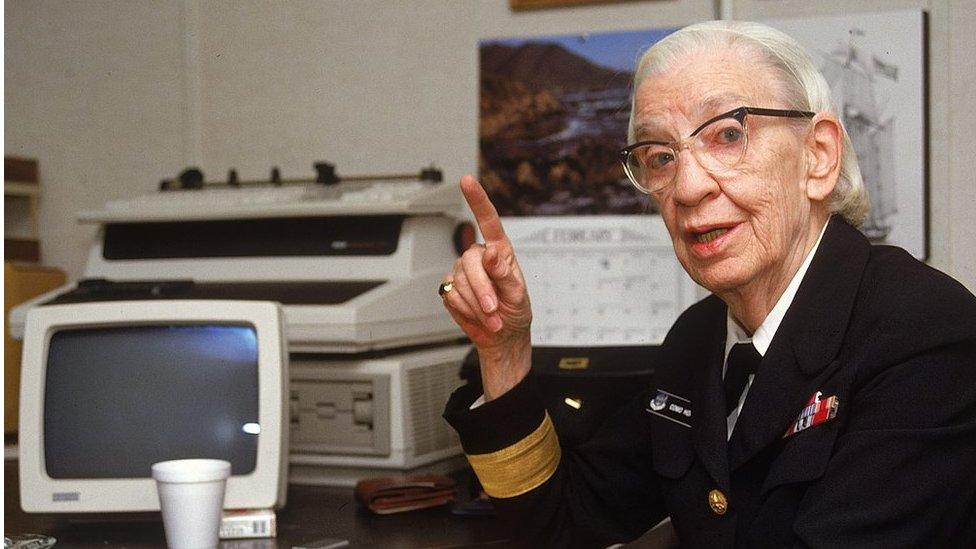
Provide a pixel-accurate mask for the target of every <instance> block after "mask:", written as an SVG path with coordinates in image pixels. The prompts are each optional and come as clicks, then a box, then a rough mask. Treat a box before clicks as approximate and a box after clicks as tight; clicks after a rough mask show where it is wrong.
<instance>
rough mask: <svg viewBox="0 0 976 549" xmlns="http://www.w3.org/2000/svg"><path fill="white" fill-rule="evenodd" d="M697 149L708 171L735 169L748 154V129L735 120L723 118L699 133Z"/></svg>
mask: <svg viewBox="0 0 976 549" xmlns="http://www.w3.org/2000/svg"><path fill="white" fill-rule="evenodd" d="M695 149H696V152H697V153H698V158H699V161H700V162H701V163H702V166H703V167H704V168H706V169H708V170H728V169H730V168H734V167H735V166H736V165H737V164H738V163H739V161H740V160H742V157H743V155H745V152H746V128H745V126H743V125H742V123H741V122H739V121H738V120H736V119H735V118H722V119H720V120H716V121H715V122H712V123H711V124H709V125H707V126H705V127H704V128H702V129H701V131H699V132H698V135H697V136H696V139H695Z"/></svg>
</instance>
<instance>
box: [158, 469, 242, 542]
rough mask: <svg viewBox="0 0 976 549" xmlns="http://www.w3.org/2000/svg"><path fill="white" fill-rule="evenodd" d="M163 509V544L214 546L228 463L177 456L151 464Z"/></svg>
mask: <svg viewBox="0 0 976 549" xmlns="http://www.w3.org/2000/svg"><path fill="white" fill-rule="evenodd" d="M152 476H153V478H154V479H156V489H157V491H158V492H159V507H160V509H161V510H162V512H163V528H164V529H165V530H166V545H167V546H168V547H172V548H174V549H203V548H208V547H216V546H217V543H218V541H219V533H220V517H221V512H222V511H223V507H224V489H225V487H226V485H227V477H229V476H230V463H229V462H227V461H224V460H221V459H177V460H173V461H161V462H159V463H154V464H153V466H152Z"/></svg>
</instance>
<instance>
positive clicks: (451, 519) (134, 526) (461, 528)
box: [3, 461, 506, 549]
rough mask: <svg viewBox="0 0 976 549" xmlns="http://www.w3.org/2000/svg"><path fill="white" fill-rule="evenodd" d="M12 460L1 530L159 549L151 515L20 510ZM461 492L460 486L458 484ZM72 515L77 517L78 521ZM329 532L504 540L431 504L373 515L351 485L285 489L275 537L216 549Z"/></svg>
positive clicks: (391, 539)
mask: <svg viewBox="0 0 976 549" xmlns="http://www.w3.org/2000/svg"><path fill="white" fill-rule="evenodd" d="M18 480H19V479H18V476H17V462H16V461H6V462H5V463H4V491H3V492H4V494H3V499H4V526H3V529H4V533H6V534H23V533H35V534H47V535H50V536H54V537H55V538H57V540H58V543H57V545H56V546H55V547H56V548H59V547H99V548H104V547H106V546H125V547H134V548H142V547H165V538H164V535H163V522H162V518H161V517H160V515H159V513H133V514H126V515H93V516H90V517H89V516H83V515H74V516H72V517H71V518H68V517H65V516H62V515H50V514H28V513H24V512H23V511H22V510H21V509H20V488H19V482H18ZM462 489H463V488H462ZM79 517H80V518H79ZM326 537H331V538H340V539H346V540H349V545H350V547H353V548H355V547H445V548H446V547H451V548H454V547H479V546H497V547H504V546H505V545H506V543H505V538H504V530H503V528H502V527H501V526H500V523H499V521H498V519H496V518H494V517H459V516H455V515H452V514H451V511H450V508H449V507H447V506H445V507H437V508H433V509H423V510H419V511H412V512H409V513H401V514H396V515H374V514H372V513H370V512H368V511H366V510H364V509H362V508H361V507H359V505H357V504H356V502H355V500H354V499H353V493H352V489H351V488H327V487H317V486H316V487H311V486H294V485H291V486H289V487H288V504H287V505H286V506H285V508H284V509H280V510H278V537H277V538H270V539H258V540H228V541H224V542H222V543H221V549H274V548H284V549H289V548H290V547H292V546H295V545H300V544H303V543H308V542H312V541H315V540H318V539H322V538H326Z"/></svg>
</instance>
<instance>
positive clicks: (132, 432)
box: [44, 324, 260, 479]
mask: <svg viewBox="0 0 976 549" xmlns="http://www.w3.org/2000/svg"><path fill="white" fill-rule="evenodd" d="M44 390H45V396H44V403H45V406H44V458H45V463H46V465H47V467H46V468H47V474H48V475H49V476H50V477H51V478H55V479H90V478H139V477H146V478H148V477H150V467H151V465H152V464H153V463H156V462H157V461H164V460H169V459H183V458H214V459H224V460H227V461H229V462H230V463H231V471H232V474H234V475H243V474H248V473H251V472H252V471H254V467H255V462H256V460H257V435H258V434H259V433H260V424H259V420H258V349H257V337H256V334H255V329H254V327H253V326H246V325H213V324H204V325H162V326H121V327H119V326H116V327H101V328H82V329H63V330H58V331H57V332H55V333H54V334H52V336H51V339H50V344H49V347H48V356H47V381H46V383H45V385H44Z"/></svg>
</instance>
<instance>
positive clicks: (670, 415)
mask: <svg viewBox="0 0 976 549" xmlns="http://www.w3.org/2000/svg"><path fill="white" fill-rule="evenodd" d="M644 411H645V412H647V413H650V414H654V415H656V416H659V417H663V418H664V419H667V420H669V421H673V422H675V423H678V424H680V425H684V426H685V427H691V424H690V423H688V422H689V421H690V420H691V401H690V400H688V399H686V398H682V397H679V396H678V395H676V394H673V393H669V392H667V391H664V390H661V389H658V390H657V394H655V395H654V397H653V398H651V400H650V401H648V403H647V408H645V409H644Z"/></svg>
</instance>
